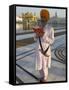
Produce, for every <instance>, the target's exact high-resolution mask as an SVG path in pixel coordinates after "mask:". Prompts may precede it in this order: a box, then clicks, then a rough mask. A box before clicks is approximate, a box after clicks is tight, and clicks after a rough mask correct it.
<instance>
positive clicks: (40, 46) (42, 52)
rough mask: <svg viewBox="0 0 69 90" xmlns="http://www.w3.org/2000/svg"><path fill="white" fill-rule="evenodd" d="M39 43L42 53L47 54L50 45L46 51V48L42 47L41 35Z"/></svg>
mask: <svg viewBox="0 0 69 90" xmlns="http://www.w3.org/2000/svg"><path fill="white" fill-rule="evenodd" d="M39 44H40V47H41V51H42V53H43V54H44V55H45V53H46V52H47V51H48V49H49V46H48V47H47V49H46V50H45V51H44V50H43V47H42V44H41V39H40V37H39Z"/></svg>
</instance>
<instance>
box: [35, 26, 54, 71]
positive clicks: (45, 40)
mask: <svg viewBox="0 0 69 90" xmlns="http://www.w3.org/2000/svg"><path fill="white" fill-rule="evenodd" d="M43 30H44V32H45V33H44V35H43V37H42V38H41V43H42V47H43V50H46V48H47V47H48V46H49V45H50V47H49V49H48V53H49V54H50V56H49V57H46V56H44V55H43V54H42V53H41V52H40V50H39V49H41V47H40V44H39V40H38V39H36V38H35V37H34V39H35V40H36V49H35V54H36V64H35V65H36V70H41V69H42V68H45V66H47V67H49V68H50V67H51V44H52V43H53V41H54V29H53V28H52V27H50V26H48V25H46V26H45V27H44V29H43ZM43 63H44V64H45V65H44V64H43Z"/></svg>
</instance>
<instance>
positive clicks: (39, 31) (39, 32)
mask: <svg viewBox="0 0 69 90" xmlns="http://www.w3.org/2000/svg"><path fill="white" fill-rule="evenodd" d="M33 30H34V32H35V33H36V34H37V35H38V36H39V37H42V36H43V35H44V31H43V28H41V27H35V28H33Z"/></svg>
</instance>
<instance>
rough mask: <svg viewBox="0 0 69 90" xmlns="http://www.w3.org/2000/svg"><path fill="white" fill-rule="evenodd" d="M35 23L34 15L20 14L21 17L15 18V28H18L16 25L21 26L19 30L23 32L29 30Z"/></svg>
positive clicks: (35, 17)
mask: <svg viewBox="0 0 69 90" xmlns="http://www.w3.org/2000/svg"><path fill="white" fill-rule="evenodd" d="M35 23H37V16H36V14H35V13H34V14H32V13H29V12H27V13H22V15H21V16H17V17H16V27H17V28H18V25H22V26H21V28H22V29H23V30H31V29H32V27H33V26H34V25H35Z"/></svg>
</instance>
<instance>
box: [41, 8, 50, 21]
mask: <svg viewBox="0 0 69 90" xmlns="http://www.w3.org/2000/svg"><path fill="white" fill-rule="evenodd" d="M40 17H41V19H43V20H44V21H48V20H49V18H50V15H49V11H48V10H46V9H42V10H41V11H40Z"/></svg>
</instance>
